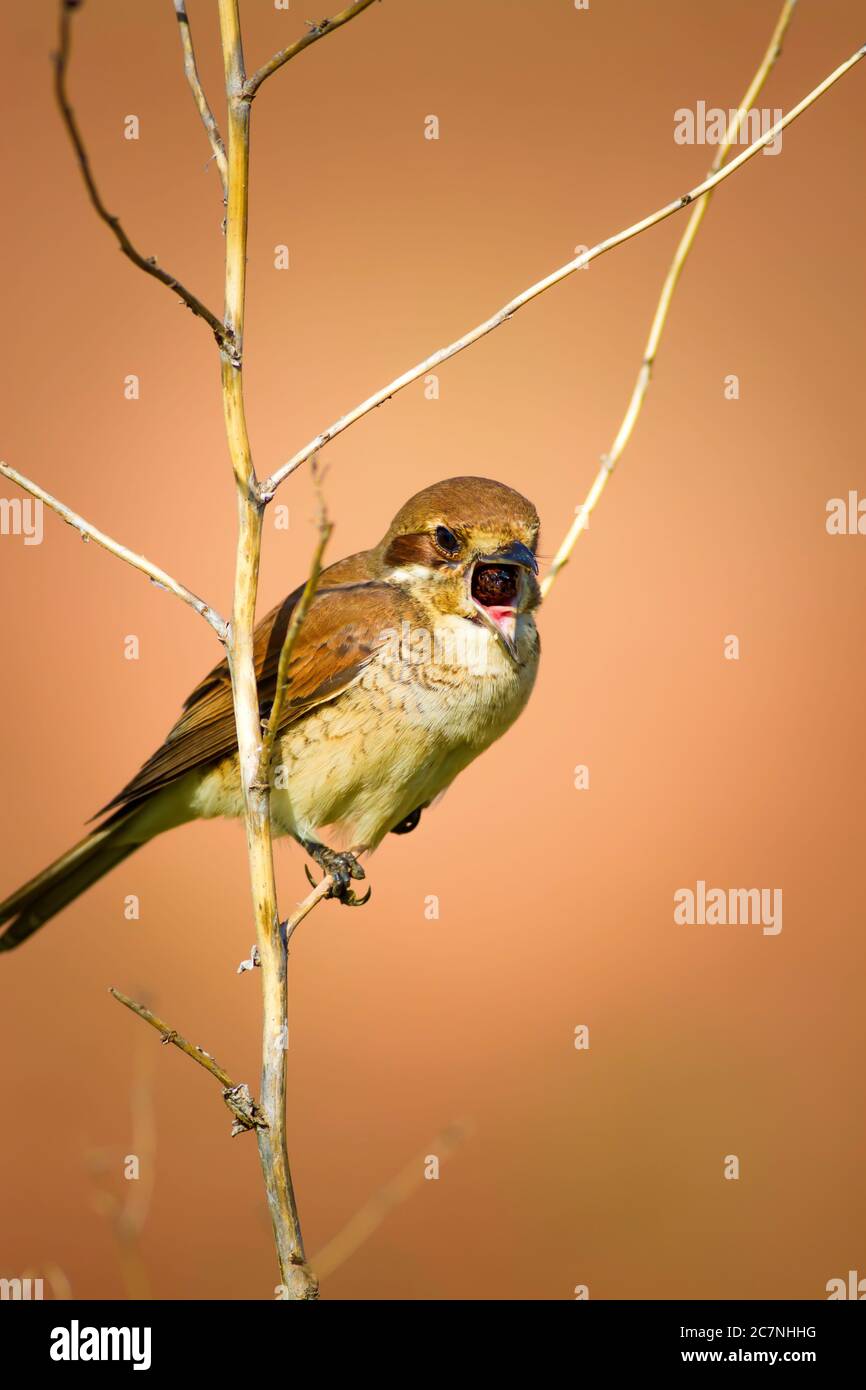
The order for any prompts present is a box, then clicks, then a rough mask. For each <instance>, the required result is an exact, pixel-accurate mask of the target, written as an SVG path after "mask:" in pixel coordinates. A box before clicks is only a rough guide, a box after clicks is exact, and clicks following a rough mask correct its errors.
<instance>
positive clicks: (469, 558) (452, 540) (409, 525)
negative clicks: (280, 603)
mask: <svg viewBox="0 0 866 1390" xmlns="http://www.w3.org/2000/svg"><path fill="white" fill-rule="evenodd" d="M537 541H538V514H537V513H536V510H535V508H534V507H533V505H532V503H531V502H528V501H527V499H526V498H525V497H523V496H521V494H520V493H519V492H515V491H514V489H513V488H510V487H506V486H505V485H504V483H497V482H494V481H493V480H492V479H490V478H448V479H446V480H445V481H444V482H441V483H434V484H433V485H432V486H431V487H427V488H424V490H423V491H422V492H418V493H416V494H415V496H414V497H410V499H409V501H408V502H407V503H406V504H405V505H404V506H402V507H401V508H400V510H399V512H398V513H397V515H396V516H395V517H394V520H393V521H392V522H391V525H390V526H389V528H388V532H387V534H386V535H385V537H384V539H383V540H382V541H381V542H380V544H379V546H378V547H377V556H378V559H379V562H380V566H381V570H382V573H383V577H384V578H385V579H387V580H389V581H390V582H391V583H395V584H399V585H401V587H403V588H405V589H407V590H408V591H409V592H411V593H412V595H413V597H415V598H416V599H417V600H418V601H419V602H420V603H421V604H422V605H423V606H424V607H425V608H426V609H427V610H428V611H432V613H433V614H436V613H440V614H446V615H450V616H455V617H460V618H464V619H466V620H467V621H469V622H472V623H475V624H483V625H484V626H485V627H487V628H488V629H489V630H490V631H491V632H492V633H493V634H494V635H495V636H496V638H497V639H498V640H499V642H500V643H501V644H502V646H503V647H504V649H505V650H506V651H507V652H508V655H509V656H510V657H511V658H512V659H513V660H516V659H517V655H518V652H517V629H518V620H519V618H520V615H521V614H524V613H529V612H530V611H531V610H532V609H533V608H535V607H537V605H538V603H539V601H540V590H539V587H538V583H537V581H536V578H535V576H536V574H537V572H538V561H537V560H536V558H535V547H536V544H537Z"/></svg>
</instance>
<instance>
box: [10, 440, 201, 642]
mask: <svg viewBox="0 0 866 1390" xmlns="http://www.w3.org/2000/svg"><path fill="white" fill-rule="evenodd" d="M0 473H2V475H3V476H4V478H9V480H10V481H11V482H13V483H17V484H18V486H19V487H22V488H23V489H24V491H25V492H29V493H30V495H31V496H32V497H36V498H38V499H39V501H40V502H44V503H45V505H46V507H50V508H51V510H52V511H54V512H56V513H57V515H58V516H59V517H62V519H63V520H64V521H65V522H66V524H67V525H68V526H72V527H73V528H74V529H75V530H76V531H77V532H78V534H79V535H80V536H81V538H82V540H85V541H88V540H89V541H96V544H97V545H101V546H102V548H103V550H107V551H109V553H110V554H111V555H115V556H116V557H117V559H118V560H124V561H125V562H126V564H128V565H131V566H132V568H133V569H137V570H140V571H141V573H142V574H146V575H147V577H148V579H150V580H151V581H152V583H154V584H156V585H157V587H158V588H160V589H167V590H168V592H169V593H171V594H174V595H175V596H176V597H177V598H179V599H183V601H184V603H188V604H189V606H190V608H194V609H195V611H196V613H199V614H200V615H201V616H202V617H203V618H204V619H205V622H207V623H209V624H210V626H211V627H212V628H213V630H214V632H215V633H216V635H217V637H218V638H219V639H220V641H221V642H224V641H225V640H226V634H227V630H228V629H227V624H226V621H225V618H221V617H220V615H219V613H218V612H217V611H216V609H215V608H212V607H211V605H210V604H209V603H205V601H204V599H201V598H199V597H198V595H197V594H194V593H193V592H192V590H191V589H187V588H186V587H185V586H184V585H183V584H179V583H178V581H177V580H176V579H172V577H171V575H170V574H166V572H165V570H164V569H160V567H159V565H154V564H152V563H151V561H150V560H147V559H145V557H144V556H143V555H138V554H136V552H135V551H134V550H128V549H127V548H126V546H125V545H121V544H120V541H115V540H112V538H111V536H107V535H106V534H105V532H104V531H100V530H99V529H98V527H96V526H92V525H91V523H90V522H89V521H85V520H84V517H83V516H79V515H78V513H77V512H73V511H72V510H71V508H69V507H67V506H65V505H64V503H63V502H58V500H57V498H56V497H52V496H51V493H50V492H46V491H45V489H44V488H42V487H40V486H39V484H38V483H34V482H31V480H30V479H29V478H25V477H24V475H23V473H19V472H18V470H17V469H15V468H10V466H9V464H8V463H3V462H2V461H0Z"/></svg>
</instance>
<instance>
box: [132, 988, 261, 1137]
mask: <svg viewBox="0 0 866 1390" xmlns="http://www.w3.org/2000/svg"><path fill="white" fill-rule="evenodd" d="M108 992H109V994H110V995H112V997H113V998H115V999H116V1000H117V1001H118V1003H119V1004H124V1005H125V1006H126V1008H127V1009H130V1010H131V1011H132V1013H134V1014H138V1017H139V1018H143V1019H144V1021H145V1023H149V1024H150V1026H151V1028H155V1029H156V1031H157V1032H158V1033H161V1034H162V1041H163V1042H164V1043H171V1045H172V1046H173V1047H177V1048H179V1049H180V1051H181V1052H185V1053H186V1055H187V1057H191V1058H192V1060H193V1061H194V1062H198V1064H199V1066H200V1067H204V1069H205V1071H209V1072H210V1074H211V1076H214V1077H216V1079H217V1081H218V1082H219V1083H220V1085H221V1086H222V1088H223V1100H224V1101H225V1103H226V1105H227V1106H228V1108H229V1110H230V1111H231V1112H232V1115H233V1116H234V1120H235V1123H234V1126H233V1128H232V1134H233V1135H234V1134H240V1133H241V1131H242V1130H245V1129H255V1130H261V1129H263V1128H264V1129H267V1119H266V1117H265V1116H264V1114H263V1113H262V1111H261V1109H260V1108H259V1106H258V1105H257V1104H256V1102H255V1101H254V1100H253V1098H252V1096H251V1095H250V1092H249V1087H248V1086H247V1084H246V1082H244V1081H241V1082H236V1081H232V1079H231V1077H230V1076H229V1074H228V1072H227V1071H224V1070H223V1068H222V1067H221V1066H220V1065H219V1063H218V1062H217V1061H216V1060H215V1059H214V1058H213V1057H212V1056H211V1055H210V1053H209V1052H205V1050H204V1048H202V1047H197V1046H196V1044H195V1043H191V1042H189V1040H188V1039H187V1038H184V1037H183V1036H182V1035H181V1034H180V1033H178V1032H177V1030H176V1029H174V1028H170V1027H169V1025H168V1024H167V1023H165V1022H163V1020H162V1019H161V1018H157V1016H156V1014H155V1013H152V1012H151V1010H150V1009H148V1008H145V1006H144V1004H138V1003H137V1002H136V1001H135V1000H134V999H130V998H129V996H128V995H126V994H121V992H120V990H119V989H114V988H112V989H109V991H108Z"/></svg>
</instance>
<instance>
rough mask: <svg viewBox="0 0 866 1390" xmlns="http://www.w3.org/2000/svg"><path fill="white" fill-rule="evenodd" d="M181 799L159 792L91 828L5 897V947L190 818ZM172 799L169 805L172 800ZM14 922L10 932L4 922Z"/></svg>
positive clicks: (1, 908) (0, 914)
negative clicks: (122, 862)
mask: <svg viewBox="0 0 866 1390" xmlns="http://www.w3.org/2000/svg"><path fill="white" fill-rule="evenodd" d="M171 801H175V802H176V798H171V799H169V798H166V797H165V796H164V795H160V794H159V793H157V794H156V795H154V796H152V797H150V798H149V799H148V800H147V801H145V802H144V803H142V804H139V805H137V806H134V807H132V808H130V809H128V810H121V811H119V812H116V813H115V815H113V816H112V817H111V819H110V820H108V821H106V822H105V823H104V824H103V825H100V826H98V827H97V828H96V829H95V830H93V831H91V833H90V834H89V835H87V836H86V837H85V839H83V840H81V841H80V842H79V843H78V844H77V845H74V846H73V848H72V849H70V850H68V851H67V853H66V854H63V855H61V857H60V858H59V859H55V861H54V863H53V864H49V865H48V868H47V869H43V870H42V873H41V874H37V875H36V877H35V878H31V880H30V882H29V883H25V884H24V886H23V887H22V888H19V889H18V891H17V893H13V894H12V896H11V897H9V898H7V899H6V901H5V902H0V931H2V934H0V951H11V950H12V949H13V947H15V946H20V944H21V942H22V941H26V940H27V938H28V936H32V935H33V933H34V932H35V931H38V930H39V928H40V927H41V926H42V925H43V924H44V923H45V922H47V921H48V920H49V918H51V917H53V916H54V915H55V914H56V913H58V912H60V910H61V908H64V907H66V905H67V904H68V903H71V902H72V901H73V899H75V898H77V897H78V895H79V894H80V893H83V892H84V891H85V889H87V888H89V887H90V885H91V884H92V883H96V881H97V879H100V878H102V876H103V874H107V873H108V872H109V870H110V869H113V868H114V866H115V865H116V864H119V863H120V862H121V861H122V860H124V859H126V858H127V857H128V856H129V855H130V854H134V853H135V851H136V850H137V849H140V848H141V846H142V845H144V844H146V843H147V841H148V840H151V839H153V837H154V835H159V834H160V833H161V832H162V831H163V830H168V829H170V828H171V827H172V826H173V825H178V824H180V823H181V822H182V821H184V820H186V819H188V818H189V817H188V814H184V813H183V812H182V811H181V813H180V814H178V810H179V808H178V807H177V805H176V804H175V805H171ZM167 802H168V804H166V803H167ZM7 922H8V924H9V925H8V926H7V927H6V928H5V931H3V930H2V928H3V925H4V923H7Z"/></svg>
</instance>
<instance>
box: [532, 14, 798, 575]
mask: <svg viewBox="0 0 866 1390" xmlns="http://www.w3.org/2000/svg"><path fill="white" fill-rule="evenodd" d="M796 4H797V0H785V3H784V4H783V6H782V12H781V14H780V15H779V18H778V20H777V21H776V27H775V29H774V30H773V36H772V38H771V39H770V42H769V45H768V47H767V51H766V53H765V54H764V57H763V58H762V60H761V64H760V66H759V68H758V70H757V72H756V73H755V76H754V77H753V78H752V81H751V84H750V86H749V89H748V91H747V92H746V95H745V96H744V97H743V99H742V101H741V102H740V105H739V107H738V109H737V114H736V116H735V118H734V120H733V122H732V123H731V126H730V128H729V129H728V132H727V135H726V136H725V139H724V141H723V142H722V144H720V145H719V148H718V150H717V151H716V157H715V159H714V160H713V162H712V164H711V166H710V173H711V174H713V173H715V172H716V170H717V169H721V167H722V165H723V164H724V162H725V160H726V159H727V157H728V154H729V153H730V150H731V147H732V146H733V144H734V143H735V141H736V139H737V136H738V135H739V133H740V130H741V129H742V126H743V123H744V121H745V119H746V116H747V115H748V112H749V111H750V109H751V108H752V107H753V106H754V104H755V101H756V99H757V97H758V94H759V92H760V91H761V89H762V88H763V86H764V83H765V82H766V80H767V78H768V77H769V75H770V72H771V71H772V69H773V66H774V65H775V63H776V60H777V58H779V57H780V56H781V53H782V41H783V39H784V37H785V34H786V32H787V29H788V25H789V24H790V22H791V19H792V17H793V14H794V10H795V8H796ZM712 196H713V190H712V189H710V191H709V193H705V194H704V196H703V197H702V198H699V199H698V201H697V202H696V203H695V204H694V206H693V208H692V211H691V214H690V216H689V220H688V222H687V224H686V229H685V231H684V232H683V234H682V237H681V238H680V242H679V245H678V246H677V249H676V252H675V253H674V258H673V261H672V262H671V266H670V269H669V270H668V273H667V276H666V278H665V282H664V284H663V286H662V291H661V295H660V296H659V302H658V304H657V306H656V311H655V314H654V315H653V321H652V325H651V327H650V331H649V337H648V338H647V342H646V347H645V348H644V351H643V357H642V359H641V365H640V370H639V371H638V374H637V380H636V381H635V384H634V389H633V390H632V393H631V396H630V398H629V403H628V405H627V407H626V412H625V415H624V416H623V418H622V422H621V424H620V427H619V429H618V431H617V433H616V438H615V439H614V441H613V444H612V445H611V447H610V450H609V452H608V453H606V454H604V455H602V460H601V466H600V468H599V470H598V472H597V474H596V475H595V478H594V479H593V483H592V487H591V488H590V489H589V492H588V493H587V495H586V497H585V499H584V501H583V503H582V504H581V505H580V506H579V507H577V508H576V509H575V515H574V520H573V521H572V523H571V526H570V527H569V528H568V531H567V532H566V534H565V536H564V537H563V540H562V543H561V545H560V546H559V549H558V550H557V552H556V554H555V556H554V557H553V561H552V562H551V566H550V569H549V571H548V573H547V574H546V575H545V577H544V579H543V580H542V584H541V596H542V598H546V597H547V595H548V594H549V593H550V590H551V589H552V587H553V584H554V581H555V580H556V577H557V575H558V574H559V572H560V570H562V569H563V568H564V567H565V566H566V565H567V564H568V562H569V560H570V559H571V554H572V551H573V550H574V547H575V545H576V544H577V541H578V538H579V537H580V536H581V535H582V534H583V532H584V531H585V530H586V528H587V526H588V525H589V518H590V514H591V513H592V511H593V510H594V508H595V505H596V503H597V502H598V499H599V498H600V497H601V494H602V492H603V491H604V489H605V487H606V486H607V481H608V478H609V477H610V475H611V473H612V472H613V470H614V468H615V467H616V464H617V462H618V461H619V458H620V455H621V454H622V452H623V450H624V449H625V446H626V445H627V444H628V441H629V439H630V438H631V436H632V432H633V430H634V427H635V424H636V423H637V418H638V416H639V415H640V412H641V409H642V407H643V403H644V399H645V398H646V394H647V391H648V390H649V385H650V381H651V379H652V371H653V366H654V364H655V359H656V354H657V353H658V347H659V342H660V340H661V336H662V330H663V329H664V326H665V323H666V321H667V316H668V310H669V309H670V306H671V300H672V299H673V294H674V290H675V289H676V287H677V284H678V282H679V278H680V275H681V273H682V269H683V266H684V265H685V263H686V260H687V259H688V256H689V252H690V251H691V249H692V246H693V245H694V242H695V238H696V237H697V234H698V231H699V229H700V225H701V223H702V221H703V220H704V215H705V213H706V211H707V208H708V207H709V205H710V199H711V198H712Z"/></svg>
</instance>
